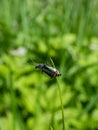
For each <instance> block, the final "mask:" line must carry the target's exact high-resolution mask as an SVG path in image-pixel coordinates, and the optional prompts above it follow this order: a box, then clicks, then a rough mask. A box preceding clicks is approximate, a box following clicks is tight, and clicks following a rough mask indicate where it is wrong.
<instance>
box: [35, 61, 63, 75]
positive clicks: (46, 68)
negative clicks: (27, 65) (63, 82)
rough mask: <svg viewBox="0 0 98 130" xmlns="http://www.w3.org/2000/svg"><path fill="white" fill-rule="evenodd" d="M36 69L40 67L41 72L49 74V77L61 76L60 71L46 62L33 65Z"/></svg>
mask: <svg viewBox="0 0 98 130" xmlns="http://www.w3.org/2000/svg"><path fill="white" fill-rule="evenodd" d="M35 68H36V69H40V70H42V72H44V73H46V74H47V75H49V76H50V77H57V76H61V73H60V72H59V71H58V70H57V69H56V68H53V67H51V66H49V65H47V64H43V63H41V64H37V65H36V66H35Z"/></svg>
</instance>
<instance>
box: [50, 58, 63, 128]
mask: <svg viewBox="0 0 98 130" xmlns="http://www.w3.org/2000/svg"><path fill="white" fill-rule="evenodd" d="M50 61H51V63H52V65H53V67H54V68H55V64H54V62H53V60H52V58H51V57H50ZM56 80H57V85H58V90H59V96H60V102H61V110H62V121H63V130H65V123H64V109H63V102H62V93H61V89H60V85H59V80H58V78H56Z"/></svg>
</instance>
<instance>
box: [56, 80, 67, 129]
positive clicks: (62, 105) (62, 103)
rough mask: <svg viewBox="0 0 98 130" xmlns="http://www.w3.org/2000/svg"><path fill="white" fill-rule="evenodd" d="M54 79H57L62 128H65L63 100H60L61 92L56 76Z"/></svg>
mask: <svg viewBox="0 0 98 130" xmlns="http://www.w3.org/2000/svg"><path fill="white" fill-rule="evenodd" d="M56 80H57V85H58V90H59V96H60V102H61V110H62V121H63V130H65V123H64V108H63V101H62V93H61V89H60V85H59V80H58V78H56Z"/></svg>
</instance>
